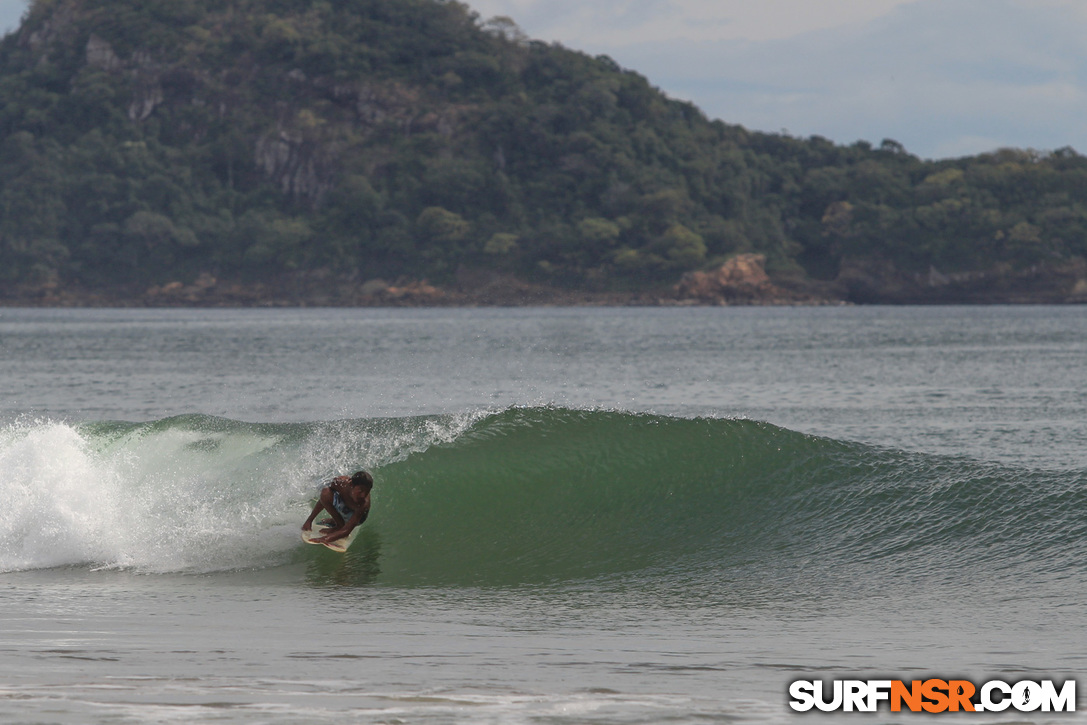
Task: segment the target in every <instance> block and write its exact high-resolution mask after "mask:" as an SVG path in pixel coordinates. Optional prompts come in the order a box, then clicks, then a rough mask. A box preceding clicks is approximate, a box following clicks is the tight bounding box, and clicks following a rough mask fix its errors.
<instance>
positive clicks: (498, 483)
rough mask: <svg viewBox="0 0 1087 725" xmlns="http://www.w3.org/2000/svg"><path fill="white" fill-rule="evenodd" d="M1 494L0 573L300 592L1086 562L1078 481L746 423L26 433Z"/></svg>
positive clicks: (832, 581)
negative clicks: (215, 575)
mask: <svg viewBox="0 0 1087 725" xmlns="http://www.w3.org/2000/svg"><path fill="white" fill-rule="evenodd" d="M359 468H366V469H368V470H371V471H372V472H373V473H374V476H375V479H376V485H375V488H374V492H373V510H372V512H371V515H370V519H369V520H368V521H367V522H366V524H365V525H364V530H363V533H362V535H360V537H359V539H358V541H357V542H356V543H355V545H354V546H353V547H352V549H351V550H350V551H349V552H348V553H347V554H346V555H342V556H341V555H337V554H333V553H331V552H328V551H325V550H323V549H321V548H319V547H305V546H303V545H302V544H301V542H300V541H299V537H298V528H299V526H300V524H301V522H302V520H303V519H304V518H305V516H306V515H307V513H308V511H309V508H310V507H311V506H312V502H313V497H314V495H315V492H316V490H317V488H318V486H319V485H320V482H321V481H322V480H327V479H328V478H329V477H330V476H332V475H335V474H339V473H345V472H351V471H353V470H356V469H359ZM0 472H2V473H3V476H2V477H0V494H3V500H5V501H6V502H7V505H6V507H4V508H3V509H2V510H0V571H10V570H15V569H30V568H42V567H49V566H65V565H92V566H106V567H123V568H132V569H136V570H139V571H146V572H176V571H181V572H185V571H219V570H224V569H254V568H267V567H276V566H280V565H283V564H290V563H294V564H299V563H301V564H303V565H304V566H305V568H306V570H307V572H308V576H309V577H310V579H311V581H312V582H314V583H317V584H322V583H325V584H348V585H361V584H393V585H423V586H492V585H496V586H506V585H518V584H547V583H553V582H558V581H577V580H583V579H588V578H597V579H599V578H601V577H605V578H609V579H610V580H612V581H614V582H615V583H616V585H623V584H624V583H625V582H631V581H635V580H638V581H640V582H642V583H643V584H644V583H646V582H649V583H652V584H653V585H654V586H657V587H658V588H661V587H663V588H667V587H669V586H672V585H679V584H681V585H682V586H683V587H684V588H686V589H687V590H691V589H692V588H693V589H698V588H699V587H701V588H704V590H705V595H706V596H711V597H716V596H722V595H723V593H725V592H727V591H731V590H732V589H737V590H739V589H744V590H745V591H748V592H749V593H750V592H752V591H756V590H757V591H759V592H761V594H759V596H765V597H770V598H774V597H775V596H777V595H775V594H774V591H776V590H777V589H780V588H781V587H787V588H789V589H790V590H791V591H793V592H796V591H817V590H819V589H825V588H826V587H827V586H833V587H845V588H853V589H856V588H860V587H886V586H894V587H906V588H918V587H926V586H931V585H934V584H939V585H940V586H945V587H946V586H956V587H957V586H963V583H964V582H971V583H973V584H974V585H976V584H977V583H978V582H983V581H989V582H993V583H996V584H999V585H1001V586H1003V585H1005V584H1007V583H1008V582H1020V583H1022V582H1029V581H1031V580H1032V579H1031V578H1032V577H1033V580H1035V581H1036V580H1037V578H1038V577H1039V576H1043V577H1069V578H1073V577H1078V579H1082V578H1083V577H1079V576H1078V572H1082V569H1083V564H1082V562H1083V561H1084V553H1085V551H1084V548H1085V544H1084V543H1083V542H1084V541H1087V493H1085V491H1087V485H1085V484H1087V480H1085V478H1084V476H1083V475H1082V474H1080V473H1075V472H1071V473H1070V472H1051V471H1039V470H1025V469H1015V468H1008V467H1000V466H995V465H989V464H983V463H979V462H977V461H972V460H967V459H951V458H937V457H933V456H926V455H923V454H907V453H902V452H898V451H892V450H884V449H877V448H872V447H869V446H864V445H860V444H855V443H845V442H840V441H834V440H828V439H823V438H816V437H812V436H807V435H803V434H800V433H796V432H793V431H789V430H785V429H782V428H777V427H775V426H772V425H769V424H765V423H759V422H754V421H745V420H716V419H693V420H689V419H677V418H667V417H659V416H653V415H636V414H628V413H619V412H603V411H584V410H567V409H561V408H524V409H521V408H515V409H509V410H505V411H501V412H497V413H472V414H465V415H460V416H429V417H418V418H402V419H374V420H354V421H338V422H330V423H305V424H290V425H272V424H268V425H256V424H246V423H239V422H235V421H229V420H223V419H217V418H209V417H206V416H188V417H184V418H172V419H167V420H162V421H157V422H153V423H146V424H130V423H99V424H87V425H82V426H70V425H66V424H63V423H50V422H39V423H32V424H23V425H14V426H11V427H9V428H8V429H7V430H4V431H0ZM42 511H49V512H50V513H49V516H47V517H45V518H44V519H43V517H42V514H41V512H42ZM1024 585H1025V584H1024Z"/></svg>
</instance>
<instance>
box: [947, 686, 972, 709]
mask: <svg viewBox="0 0 1087 725" xmlns="http://www.w3.org/2000/svg"><path fill="white" fill-rule="evenodd" d="M974 690H975V688H974V683H973V682H968V681H967V680H950V681H949V682H948V683H947V692H948V694H949V695H950V697H949V698H948V700H949V701H950V703H949V704H950V705H951V708H950V709H951V712H958V711H959V706H960V705H961V706H962V709H963V711H964V712H974V703H972V702H970V698H971V697H973V696H974Z"/></svg>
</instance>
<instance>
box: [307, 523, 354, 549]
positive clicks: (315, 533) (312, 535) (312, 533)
mask: <svg viewBox="0 0 1087 725" xmlns="http://www.w3.org/2000/svg"><path fill="white" fill-rule="evenodd" d="M328 530H329V529H328V528H327V527H325V526H319V525H318V524H314V525H313V528H312V529H310V530H309V531H303V532H302V541H304V542H306V543H307V544H318V545H320V546H323V547H325V548H326V549H332V550H333V551H335V552H336V553H338V554H342V553H344V552H345V551H347V550H348V549H349V548H351V544H353V543H354V541H355V538H356V537H357V536H358V535H359V532H360V531H362V527H361V526H356V527H355V528H354V529H353V530H352V531H351V533H350V534H348V535H347V538H345V539H336V540H335V541H333V542H331V543H328V544H325V543H323V542H319V541H314V540H313V539H319V538H321V537H322V536H324V532H325V531H328Z"/></svg>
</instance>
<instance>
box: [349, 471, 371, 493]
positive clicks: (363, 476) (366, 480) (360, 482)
mask: <svg viewBox="0 0 1087 725" xmlns="http://www.w3.org/2000/svg"><path fill="white" fill-rule="evenodd" d="M351 484H352V485H354V486H362V487H363V488H365V489H366V490H367V491H369V490H370V489H371V488H373V487H374V477H373V476H371V475H370V474H369V473H367V472H366V471H356V472H355V473H354V474H352V475H351Z"/></svg>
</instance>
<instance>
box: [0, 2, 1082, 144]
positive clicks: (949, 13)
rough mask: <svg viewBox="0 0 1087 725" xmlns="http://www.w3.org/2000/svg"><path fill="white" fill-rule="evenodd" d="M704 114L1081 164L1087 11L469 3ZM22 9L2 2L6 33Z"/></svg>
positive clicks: (997, 5)
mask: <svg viewBox="0 0 1087 725" xmlns="http://www.w3.org/2000/svg"><path fill="white" fill-rule="evenodd" d="M469 5H471V6H472V7H473V8H474V9H476V10H477V11H478V12H479V14H480V15H481V16H483V17H484V18H489V17H492V16H494V15H508V16H510V17H512V18H513V19H514V20H515V21H516V22H517V23H518V24H519V25H520V26H521V27H522V28H523V29H524V30H525V32H527V33H528V34H529V35H530V36H532V37H534V38H539V39H541V40H547V41H558V42H561V43H562V44H563V45H565V46H567V47H570V48H575V49H579V50H584V51H586V52H589V53H593V54H598V53H607V54H608V55H610V56H612V57H613V58H614V59H615V60H616V61H618V62H619V63H620V64H621V65H623V66H624V67H626V68H630V69H632V70H636V71H638V72H640V73H642V74H643V75H645V76H647V77H648V78H649V80H650V82H652V83H653V84H654V85H656V86H658V87H660V88H661V89H662V90H664V91H665V92H666V93H668V94H669V95H670V96H672V97H674V98H682V99H686V100H690V101H693V102H694V103H695V104H697V105H698V106H699V107H700V108H702V109H703V110H704V111H705V112H706V113H707V115H709V116H711V117H713V118H721V119H723V120H725V121H728V122H731V123H741V124H743V125H745V126H747V127H749V128H753V129H759V130H766V131H780V130H783V129H784V130H787V131H788V132H789V133H791V134H793V135H796V136H808V135H811V134H820V135H823V136H826V137H828V138H830V139H832V140H834V141H837V142H841V143H851V142H853V141H855V140H857V139H866V140H869V141H872V142H873V143H877V144H878V143H879V142H880V141H881V140H882V139H884V138H892V139H895V140H897V141H900V142H901V143H903V144H905V145H906V148H907V149H909V150H910V151H912V152H913V153H916V154H919V155H921V156H925V157H944V156H958V155H964V154H971V153H977V152H980V151H987V150H991V149H994V148H997V147H1000V146H1018V147H1029V148H1036V149H1054V148H1059V147H1061V146H1066V145H1071V146H1073V147H1075V148H1076V149H1077V150H1078V151H1080V152H1083V153H1087V124H1085V123H1084V119H1085V118H1087V42H1084V38H1087V0H590V1H589V2H586V0H469ZM24 7H25V0H0V27H6V28H11V27H14V26H15V25H16V24H17V23H18V19H19V16H20V15H21V13H22V11H23V8H24Z"/></svg>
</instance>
